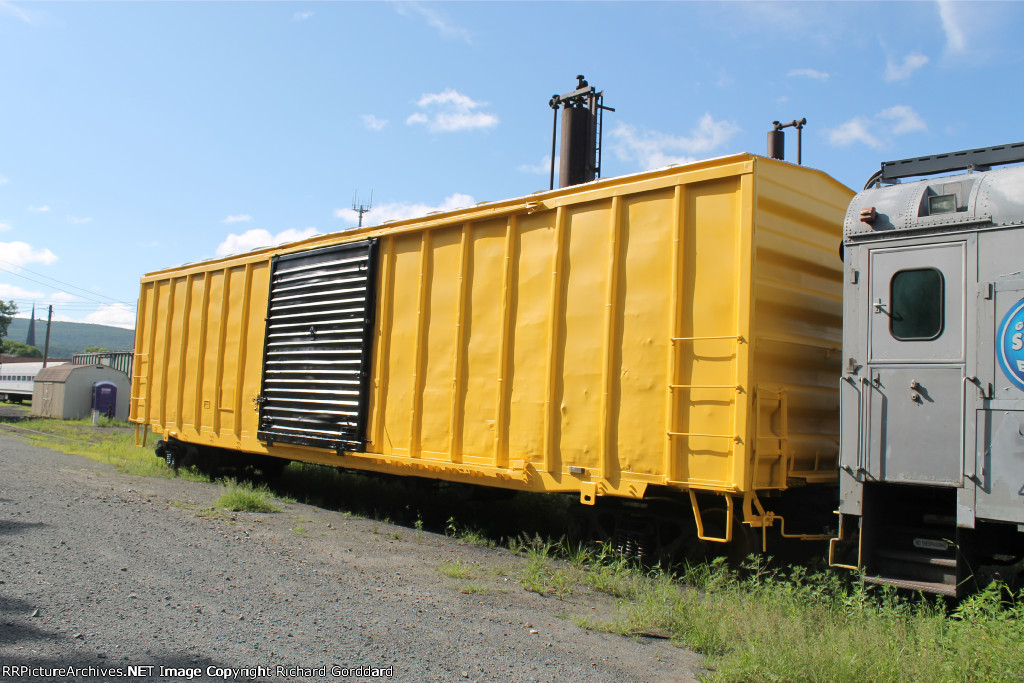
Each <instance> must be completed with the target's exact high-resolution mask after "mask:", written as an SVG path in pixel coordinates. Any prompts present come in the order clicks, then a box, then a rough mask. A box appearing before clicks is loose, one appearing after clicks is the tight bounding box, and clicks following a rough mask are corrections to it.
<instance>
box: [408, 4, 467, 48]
mask: <svg viewBox="0 0 1024 683" xmlns="http://www.w3.org/2000/svg"><path fill="white" fill-rule="evenodd" d="M395 10H396V11H397V12H398V13H399V14H401V15H402V16H403V17H409V16H413V15H418V16H419V17H421V18H422V19H425V20H426V22H427V26H429V27H430V28H432V29H435V30H436V31H437V32H438V33H439V34H440V35H441V37H442V38H445V39H448V40H462V41H465V42H466V43H469V44H470V45H472V44H473V41H472V39H471V37H470V34H469V31H467V30H466V29H464V28H462V27H461V26H458V25H456V24H454V23H452V22H451V21H450V20H448V19H447V18H446V17H443V16H442V15H441V14H439V13H438V12H436V11H435V10H434V9H433V8H430V7H427V6H425V5H422V4H420V3H418V2H400V3H396V4H395Z"/></svg>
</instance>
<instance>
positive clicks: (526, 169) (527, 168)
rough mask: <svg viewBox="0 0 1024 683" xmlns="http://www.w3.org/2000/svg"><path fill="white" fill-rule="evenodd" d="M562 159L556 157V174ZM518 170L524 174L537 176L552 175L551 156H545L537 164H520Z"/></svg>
mask: <svg viewBox="0 0 1024 683" xmlns="http://www.w3.org/2000/svg"><path fill="white" fill-rule="evenodd" d="M559 159H560V157H555V172H557V171H558V164H559ZM518 169H519V170H520V171H522V172H523V173H534V174H536V175H550V174H551V155H550V154H545V155H544V158H543V159H541V160H540V161H539V162H537V163H536V164H519V166H518Z"/></svg>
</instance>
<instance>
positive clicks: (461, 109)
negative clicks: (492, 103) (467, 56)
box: [405, 88, 498, 132]
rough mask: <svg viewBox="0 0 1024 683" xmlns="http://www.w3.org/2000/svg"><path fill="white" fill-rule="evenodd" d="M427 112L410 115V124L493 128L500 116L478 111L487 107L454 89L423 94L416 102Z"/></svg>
mask: <svg viewBox="0 0 1024 683" xmlns="http://www.w3.org/2000/svg"><path fill="white" fill-rule="evenodd" d="M416 106H417V107H419V108H420V109H422V110H424V111H418V112H416V113H414V114H411V115H410V116H409V118H407V119H406V120H405V122H406V124H408V125H410V126H411V125H416V124H426V126H427V128H429V129H430V130H432V131H435V132H436V131H443V132H455V131H460V130H471V129H473V128H491V127H492V126H496V125H498V117H497V116H495V115H494V114H487V113H485V112H482V111H478V109H479V108H480V107H485V106H487V103H486V102H477V101H475V100H473V99H471V98H470V97H467V96H466V95H463V94H462V93H460V92H457V91H455V90H452V89H451V88H449V89H447V90H445V91H444V92H440V93H432V94H424V95H423V96H422V97H420V99H419V101H418V102H416Z"/></svg>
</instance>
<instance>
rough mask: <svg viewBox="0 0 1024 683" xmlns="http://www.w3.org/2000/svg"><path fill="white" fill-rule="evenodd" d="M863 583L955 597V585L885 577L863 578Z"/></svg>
mask: <svg viewBox="0 0 1024 683" xmlns="http://www.w3.org/2000/svg"><path fill="white" fill-rule="evenodd" d="M864 581H865V582H867V583H873V584H876V585H880V586H896V587H897V588H904V589H906V590H912V591H922V592H925V593H938V594H939V595H948V596H949V597H952V598H955V597H956V588H957V586H956V583H945V582H942V583H939V582H934V581H909V580H906V579H894V578H892V577H887V576H865V577H864Z"/></svg>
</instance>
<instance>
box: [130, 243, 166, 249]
mask: <svg viewBox="0 0 1024 683" xmlns="http://www.w3.org/2000/svg"><path fill="white" fill-rule="evenodd" d="M135 246H137V247H140V248H142V249H155V248H157V247H159V246H161V245H160V243H159V242H157V241H152V242H136V243H135Z"/></svg>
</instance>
